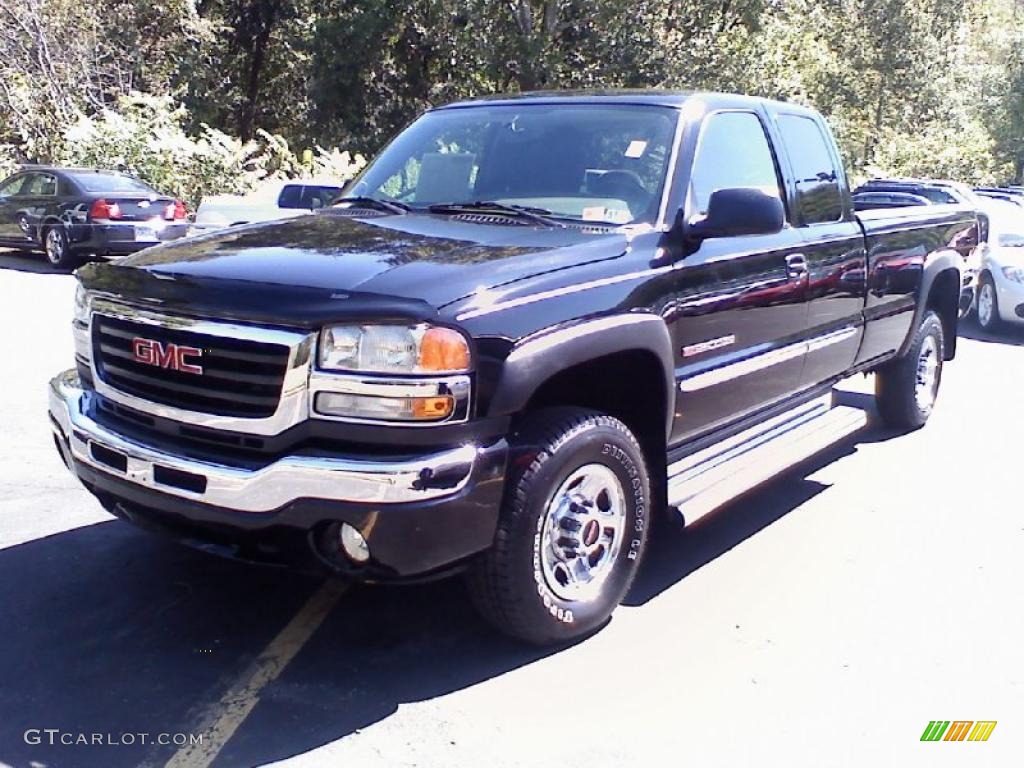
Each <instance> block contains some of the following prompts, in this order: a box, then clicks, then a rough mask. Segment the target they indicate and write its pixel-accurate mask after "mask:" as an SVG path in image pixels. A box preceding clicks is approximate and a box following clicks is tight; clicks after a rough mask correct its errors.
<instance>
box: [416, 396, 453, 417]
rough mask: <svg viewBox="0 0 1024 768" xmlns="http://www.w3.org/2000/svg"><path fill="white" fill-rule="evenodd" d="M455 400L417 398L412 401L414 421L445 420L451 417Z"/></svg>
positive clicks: (447, 398) (448, 398)
mask: <svg viewBox="0 0 1024 768" xmlns="http://www.w3.org/2000/svg"><path fill="white" fill-rule="evenodd" d="M454 407H455V400H453V399H452V398H451V397H448V396H444V397H417V398H413V400H412V415H413V418H414V419H430V420H435V419H438V420H439V419H444V418H447V417H448V416H450V415H451V412H452V409H453V408H454Z"/></svg>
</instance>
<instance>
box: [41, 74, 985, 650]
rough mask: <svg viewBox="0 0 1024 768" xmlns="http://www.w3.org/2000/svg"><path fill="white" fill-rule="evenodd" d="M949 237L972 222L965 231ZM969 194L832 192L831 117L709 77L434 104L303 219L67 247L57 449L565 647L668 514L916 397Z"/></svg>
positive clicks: (128, 499) (947, 344)
mask: <svg viewBox="0 0 1024 768" xmlns="http://www.w3.org/2000/svg"><path fill="white" fill-rule="evenodd" d="M972 233H973V234H972ZM976 241H977V218H976V215H975V213H974V212H973V211H971V210H968V209H966V208H961V207H957V206H944V205H937V206H921V207H918V208H908V209H904V210H891V211H876V212H870V213H867V214H864V215H861V216H856V215H854V212H853V208H852V205H851V202H850V192H849V188H848V184H847V180H846V176H845V174H844V171H843V168H842V165H841V163H840V156H839V152H838V151H837V149H836V146H835V144H834V141H833V138H832V135H831V133H830V131H829V128H828V126H827V124H826V123H825V122H824V120H823V119H822V118H821V117H820V116H819V115H818V114H816V113H815V112H813V111H811V110H809V109H806V108H803V107H799V106H796V105H793V104H786V103H777V102H771V101H765V100H761V99H756V98H746V97H741V96H730V95H721V94H706V93H662V92H619V93H573V94H531V95H526V96H521V97H503V98H492V99H485V100H480V101H471V102H464V103H457V104H452V105H449V106H446V107H442V108H438V109H433V110H430V111H428V112H427V113H426V114H424V115H423V116H422V117H420V118H419V119H418V120H417V121H415V122H414V123H413V124H412V125H411V126H410V127H408V128H407V129H406V130H404V131H403V132H402V133H401V134H400V135H399V136H398V137H397V138H395V139H394V141H392V143H391V144H390V145H388V146H387V147H386V148H385V149H384V150H383V151H382V152H381V153H380V155H379V156H378V157H377V158H376V159H375V160H374V161H373V162H372V163H371V164H370V165H369V166H368V167H367V168H366V169H365V171H364V172H363V173H362V174H361V175H360V176H359V177H357V178H356V179H354V180H353V181H352V182H351V183H350V185H349V186H348V187H347V188H346V190H345V191H344V193H343V195H342V197H341V198H339V199H337V200H336V201H334V203H333V204H332V205H331V206H329V207H327V208H325V209H323V210H322V211H320V212H317V213H316V214H313V215H310V216H304V217H301V218H298V219H294V220H290V221H282V222H272V223H267V224H254V225H248V226H243V227H239V228H236V229H233V230H230V231H226V232H223V233H219V234H212V235H203V236H200V237H195V238H191V239H186V240H182V241H179V242H177V243H168V244H165V245H161V246H158V247H155V248H150V249H148V250H146V251H143V252H141V253H138V254H135V255H133V256H129V257H126V258H124V259H121V260H118V261H115V262H112V263H107V264H90V265H88V266H85V267H83V268H81V269H79V270H78V272H77V277H78V280H79V283H80V285H79V287H78V292H77V296H76V300H75V309H74V321H73V330H74V337H75V345H76V361H75V362H76V367H75V368H73V369H71V370H69V371H67V372H65V373H62V374H60V375H59V376H57V377H56V378H54V379H53V381H52V382H51V384H50V419H51V422H52V426H53V432H54V436H55V442H56V445H57V449H58V451H59V452H60V455H61V457H62V458H63V460H64V463H65V464H66V465H67V466H68V468H69V469H70V470H71V471H72V472H73V473H74V474H75V475H76V476H77V477H78V478H79V480H80V481H81V482H82V483H83V484H84V485H85V487H86V488H87V489H88V490H89V491H91V492H92V493H93V494H94V495H95V496H96V498H97V499H98V500H99V502H100V503H101V504H102V505H103V506H104V507H105V508H106V509H107V510H109V511H110V512H111V513H113V514H114V515H116V516H118V517H121V518H124V519H126V520H129V521H132V522H134V523H137V524H139V525H143V526H146V527H150V528H153V529H156V530H159V531H163V532H166V533H168V534H170V535H172V536H174V537H176V538H178V539H180V540H182V541H185V542H189V543H192V544H196V545H199V546H201V547H203V548H205V549H208V550H211V551H215V552H221V553H224V554H230V555H233V556H235V557H239V558H243V559H247V560H251V561H261V562H268V563H283V564H291V565H294V566H297V567H315V568H318V569H327V571H329V572H331V573H333V574H335V575H337V576H340V577H343V578H349V579H353V580H358V581H364V582H383V581H415V580H423V579H430V578H437V577H440V576H443V575H448V574H452V573H456V572H463V573H465V574H466V576H467V581H468V584H469V591H470V594H471V596H472V599H473V601H474V603H475V604H476V606H477V607H478V609H479V610H480V611H481V612H482V614H483V615H484V616H485V617H486V618H487V619H488V620H490V621H491V622H493V624H495V625H496V626H497V627H498V628H500V629H501V630H503V631H504V632H507V633H509V634H511V635H513V636H516V637H519V638H522V639H524V640H527V641H530V642H533V643H538V644H545V643H560V642H564V641H567V640H570V639H572V638H576V637H579V636H581V635H584V634H586V633H589V632H592V631H594V630H595V629H596V628H598V627H600V626H601V625H602V624H603V623H604V622H605V621H606V620H607V619H608V617H609V616H610V614H611V612H612V611H613V609H614V608H615V607H616V605H618V603H619V602H620V601H621V600H622V598H623V596H624V595H625V594H626V591H627V590H628V588H629V586H630V582H631V581H632V580H633V577H634V575H635V573H636V571H637V568H638V567H639V565H640V563H641V561H642V559H643V555H644V552H645V549H646V547H647V544H648V540H649V536H650V534H651V531H652V528H653V529H654V531H655V535H656V534H657V531H658V529H659V528H658V526H657V525H655V522H656V519H657V518H659V517H665V518H668V519H669V520H671V519H672V518H673V517H675V519H676V520H677V521H678V520H679V519H680V517H681V518H682V520H683V521H684V522H685V523H690V522H692V521H693V520H695V519H697V518H698V517H700V516H701V515H702V514H705V513H706V512H708V511H710V510H712V509H715V508H716V507H718V506H720V505H721V504H722V503H723V502H724V501H725V500H727V499H729V498H732V497H734V496H735V495H737V494H738V493H740V492H742V491H744V490H747V489H749V488H751V487H753V486H754V485H757V484H758V483H760V482H763V481H764V480H766V479H767V478H769V477H771V476H772V475H773V474H774V473H777V472H778V471H780V470H782V469H783V468H785V467H786V466H789V465H791V464H793V463H794V462H797V461H799V460H801V459H803V458H805V457H807V456H809V455H811V454H813V453H815V452H817V451H820V450H821V449H823V448H824V447H826V446H828V445H830V444H832V443H834V442H835V441H837V440H840V439H842V438H843V437H845V436H848V435H849V434H850V433H851V432H853V431H854V430H857V429H859V428H861V427H862V426H863V425H864V424H865V420H866V419H867V412H866V411H864V410H862V409H858V408H854V407H851V406H848V405H843V404H841V403H838V402H834V399H833V386H834V385H835V384H836V383H837V382H838V381H839V380H841V379H842V378H844V377H847V376H849V375H851V374H853V373H855V372H874V373H875V374H876V381H877V398H876V399H877V410H878V413H880V417H881V419H883V420H884V421H885V422H886V423H887V424H889V425H893V426H895V427H899V428H903V429H913V428H917V427H920V426H922V425H923V424H924V423H925V421H926V420H927V419H928V417H929V415H930V413H931V412H932V408H933V405H934V403H935V399H936V394H937V392H938V389H939V381H940V377H941V372H942V365H943V362H944V361H947V360H950V359H952V357H953V354H954V351H955V348H956V338H957V322H958V313H959V309H960V306H959V301H960V293H961V287H962V274H961V265H962V263H963V259H964V256H965V255H966V254H965V251H966V250H968V249H970V248H971V247H972V246H971V243H972V242H976Z"/></svg>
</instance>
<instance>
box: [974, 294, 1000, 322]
mask: <svg viewBox="0 0 1024 768" xmlns="http://www.w3.org/2000/svg"><path fill="white" fill-rule="evenodd" d="M995 304H996V297H995V294H994V292H993V288H992V284H991V283H985V284H984V285H982V286H981V291H980V292H979V293H978V321H979V322H980V323H981V324H982V325H984V326H988V325H991V323H992V313H993V311H994V310H995Z"/></svg>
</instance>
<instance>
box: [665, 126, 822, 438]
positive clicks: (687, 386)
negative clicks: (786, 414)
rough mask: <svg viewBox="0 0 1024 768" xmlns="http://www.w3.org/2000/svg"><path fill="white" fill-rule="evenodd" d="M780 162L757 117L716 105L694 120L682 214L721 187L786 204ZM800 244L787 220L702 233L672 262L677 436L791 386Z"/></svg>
mask: <svg viewBox="0 0 1024 768" xmlns="http://www.w3.org/2000/svg"><path fill="white" fill-rule="evenodd" d="M780 168H781V166H780V165H779V162H778V159H777V158H776V156H775V152H774V151H773V149H772V145H771V143H770V142H769V140H768V136H767V133H766V130H765V119H764V116H763V115H761V114H760V113H758V112H755V111H752V110H751V111H748V110H724V111H719V112H713V113H711V114H709V115H708V116H706V117H705V119H704V121H703V124H702V125H701V128H700V134H699V137H698V139H697V146H696V153H695V156H694V160H693V165H692V170H691V174H690V184H689V189H688V193H687V202H686V209H685V210H684V215H685V216H686V217H687V218H688V219H689V218H690V217H692V216H694V215H697V214H702V213H706V212H707V205H708V201H709V199H710V197H711V193H712V192H714V191H715V190H718V189H730V188H737V187H748V188H749V187H755V188H758V189H760V190H761V191H763V192H765V193H768V194H773V195H778V197H779V198H780V199H781V200H782V201H783V202H785V201H786V200H787V196H786V194H785V191H784V186H783V184H782V174H781V173H780ZM788 208H789V207H788V206H787V218H788V216H789V214H788ZM803 248H804V241H803V238H802V237H801V235H800V232H799V230H797V229H795V228H794V227H792V226H791V225H790V224H789V223H788V222H787V224H786V225H785V227H784V228H783V229H782V231H780V232H778V233H776V234H771V235H743V236H729V237H716V238H709V239H705V240H703V241H701V242H700V243H699V244H697V245H695V246H693V247H692V248H691V249H690V250H689V251H688V252H687V253H685V254H683V255H682V256H681V258H680V259H679V261H678V262H677V267H676V270H675V273H674V283H675V285H674V287H675V297H674V302H673V305H672V316H671V318H670V321H669V325H670V328H671V329H672V333H673V336H674V341H675V355H676V380H677V407H676V418H675V424H674V429H673V442H674V443H677V444H678V443H681V442H685V441H687V440H690V439H693V438H695V437H698V436H700V435H702V434H704V433H706V432H709V431H711V430H714V429H716V428H719V427H723V426H726V425H727V424H729V423H730V422H734V421H737V420H739V419H742V418H743V417H744V416H747V415H750V414H752V413H754V412H756V411H758V410H760V409H762V408H765V407H768V406H771V405H772V404H774V403H777V402H780V401H782V400H784V399H785V398H787V397H788V396H790V395H792V394H794V393H795V392H796V391H797V389H798V386H799V382H800V373H801V368H802V367H803V364H804V358H805V356H806V355H805V344H804V343H803V340H804V335H805V332H806V315H807V307H806V294H807V269H806V265H805V258H804V254H803Z"/></svg>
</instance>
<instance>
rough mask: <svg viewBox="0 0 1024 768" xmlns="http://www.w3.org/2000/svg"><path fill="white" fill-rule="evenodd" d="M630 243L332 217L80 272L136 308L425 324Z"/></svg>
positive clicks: (188, 244)
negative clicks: (493, 292)
mask: <svg viewBox="0 0 1024 768" xmlns="http://www.w3.org/2000/svg"><path fill="white" fill-rule="evenodd" d="M627 246H628V237H627V235H626V234H624V233H623V232H621V231H607V232H606V231H601V230H598V229H592V230H586V229H581V228H578V227H566V228H564V229H562V228H558V229H556V228H545V227H534V226H520V225H518V224H517V223H508V224H496V225H492V224H479V223H474V222H468V221H459V220H456V219H452V218H451V217H442V216H432V215H422V214H409V215H404V216H390V215H389V216H381V217H379V218H372V217H371V218H362V219H356V218H353V217H352V216H351V215H344V214H342V213H341V212H332V211H325V212H322V213H318V214H316V215H313V216H302V217H300V218H298V219H291V220H288V221H274V222H269V223H264V224H255V225H250V226H244V227H237V228H234V229H231V230H226V231H223V232H218V233H214V234H210V235H204V236H201V237H195V238H190V239H187V240H180V241H177V242H174V243H169V244H167V245H163V246H158V247H156V248H149V249H147V250H145V251H141V252H139V253H138V254H135V255H133V256H128V257H126V258H123V259H119V260H117V261H116V262H111V263H108V264H91V265H88V266H86V267H83V268H82V269H80V270H79V272H78V275H79V279H80V280H81V281H82V282H83V284H84V285H85V286H86V287H87V288H90V289H92V290H97V291H102V292H104V293H109V294H113V295H116V296H120V297H122V298H124V299H127V300H131V301H134V302H143V303H152V304H157V305H160V306H163V307H168V308H176V309H179V310H183V311H188V312H191V313H193V314H204V315H211V316H223V317H227V318H236V319H249V320H255V321H263V322H268V321H269V322H275V323H277V324H290V325H295V324H298V325H304V326H305V325H308V326H311V327H312V326H316V325H317V324H320V323H323V322H325V321H329V320H332V319H344V318H346V317H352V316H356V315H359V314H363V315H364V316H365V314H367V313H371V314H374V315H375V316H380V315H382V314H383V315H394V316H396V317H410V316H412V317H419V318H424V319H426V318H429V317H433V316H435V315H436V314H437V310H438V309H439V308H441V307H443V306H444V305H446V304H449V303H451V302H453V301H456V300H458V299H460V298H463V297H465V296H468V295H470V294H472V293H474V292H476V291H479V290H484V289H489V288H496V287H499V286H502V285H507V284H509V283H513V282H516V281H519V280H525V279H528V278H530V277H534V276H536V275H539V274H544V273H550V272H556V271H560V270H569V269H571V268H572V267H576V266H581V265H584V264H590V263H593V262H595V261H602V260H606V259H614V258H617V257H620V256H622V255H623V254H624V253H625V252H626V249H627ZM566 279H567V282H568V281H569V280H570V278H569V277H568V276H567V278H566Z"/></svg>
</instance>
